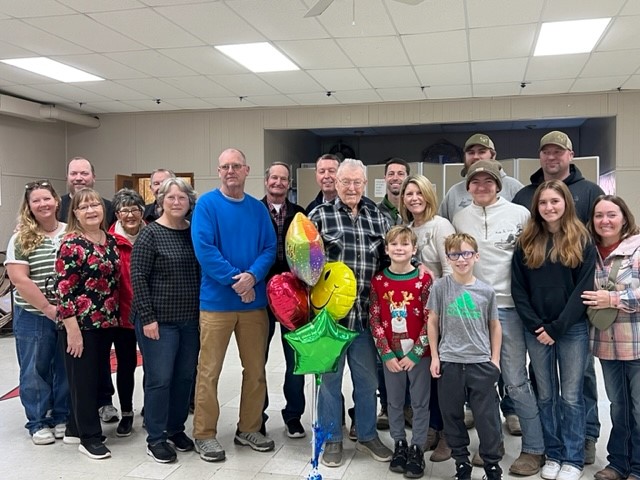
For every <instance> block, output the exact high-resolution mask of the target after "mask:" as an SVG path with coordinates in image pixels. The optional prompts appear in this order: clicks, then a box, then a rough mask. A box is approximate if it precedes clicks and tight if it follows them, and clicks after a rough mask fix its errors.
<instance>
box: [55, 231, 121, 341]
mask: <svg viewBox="0 0 640 480" xmlns="http://www.w3.org/2000/svg"><path fill="white" fill-rule="evenodd" d="M55 267H56V274H57V278H56V293H57V295H58V305H57V313H56V317H57V319H58V323H59V326H60V327H62V326H63V325H62V320H64V319H65V318H69V317H73V316H75V317H76V319H77V320H78V325H79V326H80V330H91V329H95V328H108V327H117V326H118V325H119V320H120V312H119V304H120V301H119V298H118V282H119V281H120V257H119V254H118V248H117V247H116V241H115V239H114V237H113V236H112V235H110V234H107V240H106V242H105V244H104V245H100V244H97V243H93V242H91V241H89V240H87V239H86V238H85V237H84V236H83V235H79V234H77V233H70V234H68V235H65V237H64V238H63V239H62V244H61V245H60V250H58V255H57V258H56V266H55Z"/></svg>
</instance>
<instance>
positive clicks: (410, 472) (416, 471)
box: [404, 445, 424, 478]
mask: <svg viewBox="0 0 640 480" xmlns="http://www.w3.org/2000/svg"><path fill="white" fill-rule="evenodd" d="M423 475H424V452H423V451H422V449H421V448H420V447H419V446H418V445H411V447H409V456H408V459H407V466H406V471H405V472H404V476H405V478H422V476H423Z"/></svg>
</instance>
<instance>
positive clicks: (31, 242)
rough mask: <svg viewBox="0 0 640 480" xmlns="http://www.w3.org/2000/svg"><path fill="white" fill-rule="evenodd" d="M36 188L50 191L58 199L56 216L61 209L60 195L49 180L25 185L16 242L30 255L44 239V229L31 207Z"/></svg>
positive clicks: (23, 252)
mask: <svg viewBox="0 0 640 480" xmlns="http://www.w3.org/2000/svg"><path fill="white" fill-rule="evenodd" d="M36 190H47V191H49V193H51V195H52V196H53V199H54V200H55V201H56V217H57V216H58V212H59V211H60V197H59V196H58V194H57V193H56V191H55V190H54V188H53V186H52V185H51V184H50V183H49V181H48V180H40V181H38V182H32V183H28V184H27V185H26V186H25V190H24V196H23V197H22V203H21V204H20V209H19V210H18V234H17V235H16V243H17V244H19V245H20V250H21V252H22V254H23V255H24V256H29V254H30V253H31V252H33V251H34V250H35V249H36V248H38V247H39V246H40V245H41V244H42V242H43V241H44V234H43V233H42V229H41V228H40V225H39V224H38V222H37V220H36V217H35V216H34V215H33V212H32V211H31V208H30V207H29V199H30V198H31V194H32V193H33V192H34V191H36Z"/></svg>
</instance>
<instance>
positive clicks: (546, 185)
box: [518, 180, 590, 269]
mask: <svg viewBox="0 0 640 480" xmlns="http://www.w3.org/2000/svg"><path fill="white" fill-rule="evenodd" d="M545 190H553V191H554V192H556V193H558V194H559V195H560V196H561V197H562V199H563V200H564V205H565V207H564V214H563V215H562V218H561V219H560V228H559V229H558V231H557V232H555V233H551V232H550V231H549V228H548V226H547V222H545V221H544V219H543V218H542V215H540V211H539V208H538V203H539V202H540V196H541V195H542V192H544V191H545ZM550 235H551V237H552V240H553V245H552V247H551V250H550V251H549V253H548V254H547V242H548V240H549V236H550ZM589 239H590V236H589V231H588V230H587V228H586V227H585V226H584V224H583V223H582V222H581V221H580V219H578V216H577V215H576V206H575V203H574V202H573V197H572V196H571V192H570V191H569V189H568V188H567V186H566V185H565V184H564V182H562V181H560V180H547V181H546V182H542V183H541V184H540V186H538V188H537V189H536V191H535V193H534V194H533V200H532V201H531V218H529V221H528V222H527V224H526V226H525V227H524V231H523V232H522V234H521V235H520V237H519V238H518V243H519V244H520V247H521V248H522V251H523V252H524V264H525V265H526V266H527V267H528V268H532V269H533V268H540V267H541V266H542V265H543V264H544V262H545V261H546V259H547V258H549V260H551V262H553V263H557V262H560V263H561V264H562V265H564V266H565V267H568V268H576V267H577V266H578V265H580V263H582V260H583V252H584V248H585V247H586V246H587V244H588V243H589Z"/></svg>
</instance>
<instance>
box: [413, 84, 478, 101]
mask: <svg viewBox="0 0 640 480" xmlns="http://www.w3.org/2000/svg"><path fill="white" fill-rule="evenodd" d="M424 93H425V94H426V95H427V98H429V99H438V98H470V97H471V96H472V95H471V85H468V84H467V85H436V86H434V87H430V88H427V89H425V91H424Z"/></svg>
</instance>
